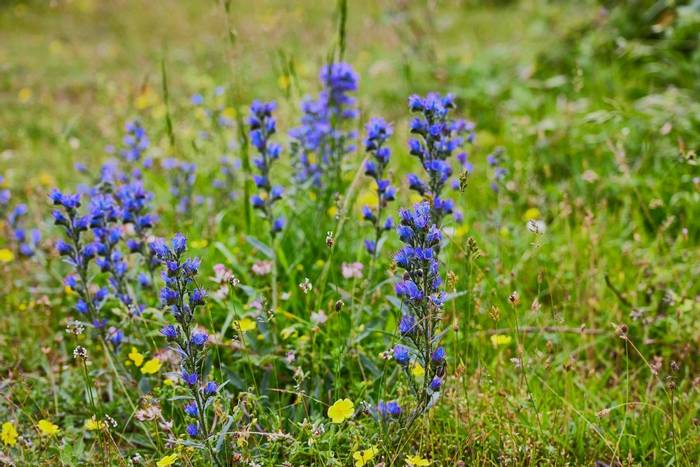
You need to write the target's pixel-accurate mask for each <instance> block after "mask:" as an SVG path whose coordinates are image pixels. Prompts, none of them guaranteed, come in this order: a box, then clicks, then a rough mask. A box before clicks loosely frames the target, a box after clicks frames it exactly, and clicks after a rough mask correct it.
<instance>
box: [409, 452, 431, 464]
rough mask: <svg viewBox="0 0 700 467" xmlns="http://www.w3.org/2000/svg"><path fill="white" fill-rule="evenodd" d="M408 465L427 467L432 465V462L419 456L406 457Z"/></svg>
mask: <svg viewBox="0 0 700 467" xmlns="http://www.w3.org/2000/svg"><path fill="white" fill-rule="evenodd" d="M406 465H412V466H415V467H419V466H425V465H430V461H429V460H427V459H423V458H422V457H421V456H419V455H417V454H416V455H413V456H406Z"/></svg>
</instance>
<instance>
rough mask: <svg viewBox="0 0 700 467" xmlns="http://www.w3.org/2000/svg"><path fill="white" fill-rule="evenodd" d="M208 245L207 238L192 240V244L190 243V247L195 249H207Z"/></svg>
mask: <svg viewBox="0 0 700 467" xmlns="http://www.w3.org/2000/svg"><path fill="white" fill-rule="evenodd" d="M207 245H209V241H208V240H207V239H205V238H202V239H200V240H192V242H190V246H191V247H192V248H195V249H200V248H206V246H207Z"/></svg>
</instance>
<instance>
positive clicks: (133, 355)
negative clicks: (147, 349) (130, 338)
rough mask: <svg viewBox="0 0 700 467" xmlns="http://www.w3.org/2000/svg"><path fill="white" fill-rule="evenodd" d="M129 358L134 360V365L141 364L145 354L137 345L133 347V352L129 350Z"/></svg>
mask: <svg viewBox="0 0 700 467" xmlns="http://www.w3.org/2000/svg"><path fill="white" fill-rule="evenodd" d="M129 360H131V361H132V362H134V365H136V366H141V365H142V364H143V354H141V353H139V351H138V350H137V349H136V347H132V348H131V352H129Z"/></svg>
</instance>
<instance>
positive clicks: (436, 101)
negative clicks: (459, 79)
mask: <svg viewBox="0 0 700 467" xmlns="http://www.w3.org/2000/svg"><path fill="white" fill-rule="evenodd" d="M408 106H409V109H410V110H411V112H415V113H418V114H419V115H418V116H416V117H414V118H413V119H412V120H411V123H410V131H411V133H412V134H414V135H417V136H418V138H412V139H410V140H409V142H408V148H409V152H410V154H411V155H413V156H415V157H417V158H418V160H419V161H420V162H421V165H422V167H423V169H424V170H425V172H426V176H427V180H423V179H421V178H420V177H419V176H418V175H416V174H409V175H408V185H409V188H410V189H411V190H414V191H416V192H418V193H419V194H420V195H421V196H424V197H427V198H429V199H431V200H432V201H431V210H432V212H433V216H434V218H433V221H434V222H435V223H437V224H439V223H440V221H441V220H442V218H443V217H444V216H446V215H449V214H452V213H453V212H454V203H453V201H452V200H449V199H442V198H441V197H440V194H441V193H442V190H443V188H444V187H445V184H446V183H447V181H448V180H449V179H450V177H451V176H452V174H453V170H452V166H451V165H450V162H449V158H450V157H451V156H452V155H453V154H454V153H455V152H456V151H457V150H460V149H462V148H463V147H464V145H465V143H467V142H469V143H471V142H473V141H474V125H473V124H472V123H470V122H467V121H465V120H461V119H458V120H454V119H451V118H450V116H449V113H450V111H451V110H452V109H454V108H455V104H454V98H453V96H452V95H450V94H448V95H446V96H441V95H440V94H437V93H431V94H428V95H427V96H426V97H421V96H417V95H413V96H411V97H410V98H409V99H408ZM458 160H459V161H460V162H461V163H462V164H463V165H466V153H460V154H459V155H458ZM462 161H464V162H462ZM465 170H466V168H465Z"/></svg>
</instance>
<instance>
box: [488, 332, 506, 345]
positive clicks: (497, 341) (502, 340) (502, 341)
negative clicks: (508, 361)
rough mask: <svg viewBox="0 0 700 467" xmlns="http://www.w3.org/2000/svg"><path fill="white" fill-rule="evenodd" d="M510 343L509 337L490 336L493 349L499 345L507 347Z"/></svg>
mask: <svg viewBox="0 0 700 467" xmlns="http://www.w3.org/2000/svg"><path fill="white" fill-rule="evenodd" d="M510 342H511V337H510V336H506V335H504V334H494V335H493V336H491V343H492V344H493V346H494V347H498V346H499V345H508V344H510Z"/></svg>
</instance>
